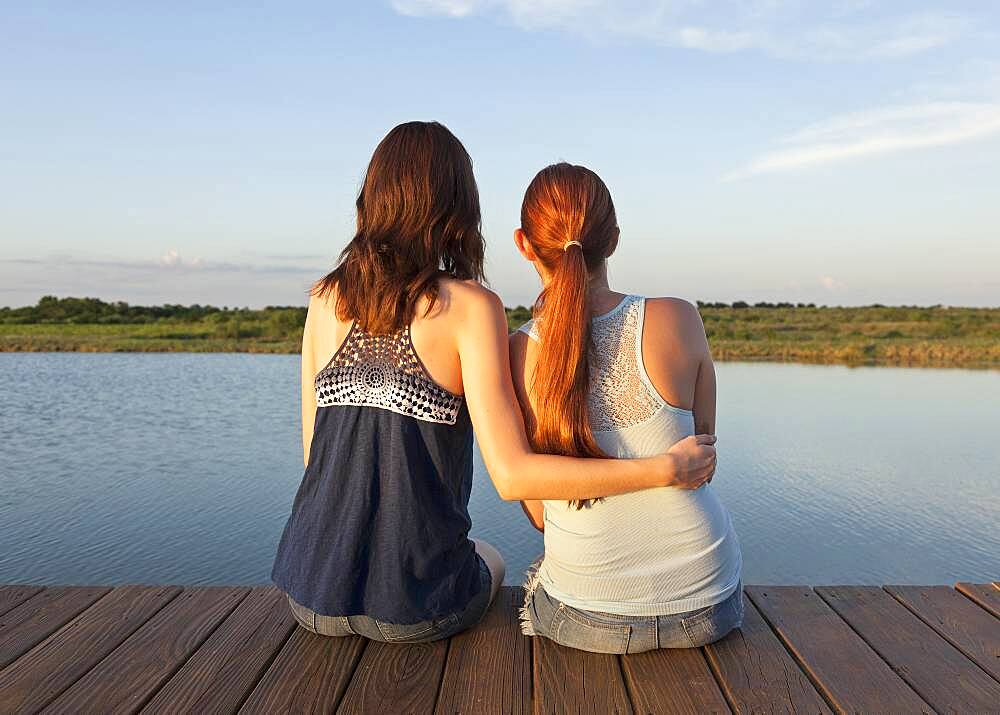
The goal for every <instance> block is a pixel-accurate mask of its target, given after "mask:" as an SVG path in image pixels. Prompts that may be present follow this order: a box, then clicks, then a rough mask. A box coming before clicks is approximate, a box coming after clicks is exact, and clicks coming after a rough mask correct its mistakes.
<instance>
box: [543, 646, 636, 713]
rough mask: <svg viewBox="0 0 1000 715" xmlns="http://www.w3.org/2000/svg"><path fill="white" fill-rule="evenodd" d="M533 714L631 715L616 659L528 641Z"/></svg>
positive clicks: (619, 665)
mask: <svg viewBox="0 0 1000 715" xmlns="http://www.w3.org/2000/svg"><path fill="white" fill-rule="evenodd" d="M531 640H532V646H533V649H534V667H533V683H534V711H535V713H537V714H539V715H542V714H545V715H549V714H551V713H560V714H561V713H590V714H592V715H605V714H606V713H631V712H633V711H632V705H631V703H630V701H629V697H628V692H627V691H626V689H625V682H624V680H623V678H622V670H621V664H620V662H619V659H618V656H616V655H606V654H604V653H588V652H586V651H582V650H574V649H573V648H567V647H565V646H561V645H559V644H558V643H555V642H554V641H551V640H549V639H548V638H543V637H542V636H534V637H532V639H531Z"/></svg>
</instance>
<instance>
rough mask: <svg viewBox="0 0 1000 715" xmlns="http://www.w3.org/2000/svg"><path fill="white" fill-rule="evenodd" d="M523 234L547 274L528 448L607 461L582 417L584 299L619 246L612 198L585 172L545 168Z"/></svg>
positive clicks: (587, 341) (586, 351)
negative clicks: (595, 274)
mask: <svg viewBox="0 0 1000 715" xmlns="http://www.w3.org/2000/svg"><path fill="white" fill-rule="evenodd" d="M521 229H522V230H523V231H524V233H525V237H526V238H527V241H528V243H529V244H530V245H531V248H532V250H534V252H535V254H536V255H537V256H538V261H539V262H540V263H541V264H542V266H543V267H544V268H545V270H546V272H547V273H548V274H549V280H548V283H547V284H546V286H545V288H544V289H543V290H542V292H541V294H540V295H539V296H538V299H537V300H536V301H535V306H534V311H533V313H534V317H535V320H536V326H537V327H538V330H539V333H540V339H541V345H540V348H539V351H538V360H537V363H536V366H535V371H534V374H533V375H532V377H531V380H530V394H531V398H532V402H533V405H534V407H535V409H534V413H535V420H534V425H533V429H532V434H531V435H530V439H531V443H532V446H533V447H534V449H535V450H536V451H538V452H544V453H547V454H564V455H569V456H583V457H603V456H606V455H605V454H604V453H603V452H602V451H601V450H600V448H598V446H597V443H596V442H595V441H594V435H593V432H592V431H591V429H590V421H589V419H588V415H587V393H588V392H589V390H590V365H591V352H592V344H591V336H590V306H589V300H588V298H589V296H588V294H587V293H588V286H589V278H590V273H591V272H592V271H594V270H595V269H597V268H599V267H600V265H601V263H602V262H603V261H604V260H605V259H606V258H607V257H608V256H609V255H610V254H611V252H612V251H614V248H615V246H616V245H617V241H618V220H617V218H616V217H615V206H614V203H613V202H612V201H611V193H610V192H609V191H608V187H607V186H605V185H604V182H603V181H601V178H600V177H599V176H598V175H597V174H595V173H594V172H593V171H591V170H590V169H587V168H586V167H583V166H575V165H572V164H566V163H561V164H553V165H552V166H547V167H546V168H544V169H542V170H541V171H540V172H538V174H537V175H536V176H535V178H534V179H533V180H532V181H531V184H529V186H528V190H527V191H526V192H525V194H524V202H523V203H522V204H521ZM571 241H576V242H577V243H570V242H571Z"/></svg>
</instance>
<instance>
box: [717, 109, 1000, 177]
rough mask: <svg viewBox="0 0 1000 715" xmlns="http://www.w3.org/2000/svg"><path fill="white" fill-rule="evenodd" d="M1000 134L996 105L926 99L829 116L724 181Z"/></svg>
mask: <svg viewBox="0 0 1000 715" xmlns="http://www.w3.org/2000/svg"><path fill="white" fill-rule="evenodd" d="M998 133H1000V103H995V102H926V103H922V104H911V105H902V106H896V107H885V108H880V109H874V110H869V111H864V112H855V113H851V114H843V115H840V116H836V117H833V118H831V119H829V120H827V121H825V122H821V123H817V124H813V125H811V126H808V127H805V128H804V129H801V130H800V131H798V132H795V133H794V134H792V135H791V136H789V137H787V138H785V139H783V140H782V141H781V142H780V143H781V144H784V145H787V147H788V148H785V149H778V150H775V151H771V152H768V153H765V154H762V155H761V156H759V157H757V158H756V159H754V160H752V161H750V162H749V163H748V164H746V165H744V166H742V167H740V168H739V169H736V170H735V171H733V172H730V173H729V174H727V175H726V176H725V177H723V180H724V181H733V180H737V179H743V178H747V177H749V176H754V175H756V174H767V173H773V172H780V171H791V170H796V169H804V168H809V167H812V166H819V165H822V164H830V163H833V162H839V161H846V160H849V159H859V158H862V157H869V156H876V155H880V154H890V153H896V152H902V151H909V150H913V149H924V148H929V147H939V146H947V145H951V144H960V143H963V142H969V141H974V140H977V139H982V138H984V137H987V136H990V135H993V134H998Z"/></svg>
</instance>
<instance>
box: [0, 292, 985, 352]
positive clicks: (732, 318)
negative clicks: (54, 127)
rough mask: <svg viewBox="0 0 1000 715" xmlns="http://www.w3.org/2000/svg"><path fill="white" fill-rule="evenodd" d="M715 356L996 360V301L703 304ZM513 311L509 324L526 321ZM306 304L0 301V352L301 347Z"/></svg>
mask: <svg viewBox="0 0 1000 715" xmlns="http://www.w3.org/2000/svg"><path fill="white" fill-rule="evenodd" d="M699 309H700V311H701V314H702V318H703V319H704V321H705V329H706V332H707V333H708V337H709V341H710V343H711V345H712V353H713V355H714V356H715V358H716V359H717V360H766V361H781V362H807V363H839V364H848V365H863V364H879V365H920V366H937V367H977V366H979V367H998V366H1000V308H948V307H941V306H932V307H907V306H902V307H887V306H865V307H857V308H840V307H825V306H819V307H817V306H814V305H802V304H799V305H792V304H789V303H779V304H757V305H755V306H750V305H747V304H746V303H742V302H736V303H733V304H722V303H705V304H699ZM530 317H531V315H530V311H529V310H528V309H526V308H524V307H521V306H519V307H517V308H508V309H507V321H508V324H509V325H510V327H511V329H512V330H513V329H515V328H516V327H517V326H518V325H520V324H521V323H523V322H524V321H526V320H527V319H528V318H530ZM304 322H305V308H299V307H280V306H274V307H268V308H263V309H260V310H249V309H229V308H217V307H214V306H197V305H196V306H179V305H174V306H171V305H167V306H153V307H146V306H130V305H128V304H125V303H105V302H103V301H100V300H97V299H93V298H54V297H51V296H49V297H46V298H43V299H42V300H40V301H39V303H38V305H35V306H28V307H25V308H0V351H4V352H10V351H77V352H119V351H130V352H133V351H134V352H257V353H295V352H298V350H299V348H300V341H301V335H302V325H303V324H304Z"/></svg>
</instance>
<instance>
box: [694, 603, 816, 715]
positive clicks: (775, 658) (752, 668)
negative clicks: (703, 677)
mask: <svg viewBox="0 0 1000 715" xmlns="http://www.w3.org/2000/svg"><path fill="white" fill-rule="evenodd" d="M743 605H744V612H743V625H742V627H740V628H739V629H737V630H735V631H733V632H732V633H730V634H729V635H728V636H726V637H725V638H723V639H722V640H720V641H716V642H715V643H710V644H709V645H707V646H705V655H706V657H707V658H708V662H709V665H711V666H712V670H713V671H714V672H715V676H716V678H717V679H718V681H719V685H720V686H721V687H722V692H723V694H725V696H726V700H727V701H728V702H729V706H730V707H731V708H732V709H733V711H734V712H737V713H829V712H830V708H829V707H827V704H826V702H825V701H824V700H823V698H822V697H821V696H820V695H819V693H817V692H816V689H815V688H814V687H813V685H812V683H810V682H809V678H808V677H807V676H806V675H805V673H803V672H802V671H801V670H800V669H799V666H798V664H797V663H796V662H795V659H794V658H792V657H791V656H790V655H789V654H788V651H787V650H785V647H784V646H783V645H781V641H780V640H778V637H777V636H776V635H774V632H773V631H772V630H771V628H770V626H768V625H767V622H766V621H765V620H764V618H763V617H762V616H761V615H760V613H759V612H758V611H757V609H756V608H755V607H754V605H753V604H752V603H750V602H749V599H745V601H744V604H743Z"/></svg>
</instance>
